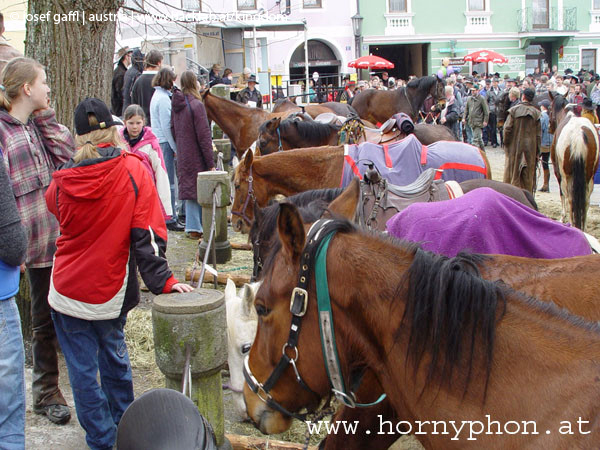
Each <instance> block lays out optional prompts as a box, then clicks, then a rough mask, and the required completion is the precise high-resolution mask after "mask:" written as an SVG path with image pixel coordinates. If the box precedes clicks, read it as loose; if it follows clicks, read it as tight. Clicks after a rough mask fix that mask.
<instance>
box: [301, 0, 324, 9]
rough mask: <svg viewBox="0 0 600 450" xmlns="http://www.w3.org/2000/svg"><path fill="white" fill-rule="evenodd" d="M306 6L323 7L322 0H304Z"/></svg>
mask: <svg viewBox="0 0 600 450" xmlns="http://www.w3.org/2000/svg"><path fill="white" fill-rule="evenodd" d="M302 2H303V5H304V7H305V8H321V7H322V5H321V0H302Z"/></svg>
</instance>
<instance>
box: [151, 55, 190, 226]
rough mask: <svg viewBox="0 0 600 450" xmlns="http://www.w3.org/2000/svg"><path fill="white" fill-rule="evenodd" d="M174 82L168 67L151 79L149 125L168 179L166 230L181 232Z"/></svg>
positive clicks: (172, 74) (171, 71)
mask: <svg viewBox="0 0 600 450" xmlns="http://www.w3.org/2000/svg"><path fill="white" fill-rule="evenodd" d="M174 82H175V73H174V72H173V70H171V68H170V67H163V68H162V69H160V70H159V71H158V73H157V74H156V75H155V77H154V78H153V79H152V86H153V87H154V90H155V93H154V95H153V96H152V99H151V100H150V113H151V114H152V116H151V119H150V125H151V127H152V130H153V131H154V133H155V134H156V137H157V138H158V142H159V144H160V148H161V149H162V154H163V157H164V160H165V166H166V168H167V174H168V177H169V191H170V196H171V206H172V207H173V214H172V216H171V218H169V219H168V220H167V229H169V230H170V231H183V229H184V228H183V225H182V224H181V223H179V222H178V220H177V216H178V214H177V211H182V210H183V206H182V205H177V202H176V197H175V192H176V190H175V182H176V176H175V173H176V168H175V166H176V165H177V162H176V152H177V146H176V145H175V139H174V138H173V134H172V132H171V95H172V94H171V90H172V89H173V83H174ZM178 206H179V208H178Z"/></svg>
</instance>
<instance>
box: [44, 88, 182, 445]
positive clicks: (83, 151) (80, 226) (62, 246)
mask: <svg viewBox="0 0 600 450" xmlns="http://www.w3.org/2000/svg"><path fill="white" fill-rule="evenodd" d="M74 116H75V120H74V122H75V131H76V133H77V136H76V144H77V151H76V152H75V154H74V156H73V157H72V158H71V159H70V160H69V161H68V162H67V163H65V164H64V165H62V166H61V167H59V169H58V170H57V171H56V172H55V173H54V174H53V177H52V178H53V179H52V183H50V186H49V187H48V190H47V192H46V205H47V207H48V210H49V211H50V212H51V213H52V214H53V215H54V216H56V218H57V219H58V221H59V223H60V231H61V234H60V236H59V238H58V241H57V248H58V249H57V251H56V255H55V261H54V270H53V272H52V283H51V285H50V295H49V297H48V301H49V303H50V306H51V307H52V320H53V321H54V324H55V327H56V333H57V336H58V340H59V342H60V346H61V348H62V350H63V354H64V356H65V362H66V365H67V369H68V371H69V380H70V382H71V389H72V390H73V398H74V400H75V410H76V411H77V418H78V419H79V423H80V424H81V426H82V427H83V429H84V430H85V432H86V442H87V444H88V446H89V447H90V448H91V449H92V450H96V449H98V450H100V449H107V448H112V446H113V445H114V444H115V440H116V431H117V425H118V424H119V421H120V420H121V416H122V415H123V413H124V412H125V410H126V409H127V407H128V406H129V405H130V404H131V403H132V402H133V383H132V375H131V365H130V363H129V356H128V354H127V346H126V345H125V336H124V333H123V327H124V326H125V322H126V320H127V313H128V312H129V311H130V310H131V309H132V308H134V307H135V306H136V305H137V304H138V303H139V298H140V296H139V284H138V278H137V269H138V267H139V271H140V274H141V276H142V279H143V280H144V283H145V284H146V286H148V288H149V289H150V290H151V291H152V293H153V294H155V295H158V294H161V293H169V292H190V291H191V290H192V289H193V288H192V287H191V286H188V285H187V284H182V283H179V282H178V281H177V279H175V277H174V276H173V273H172V272H171V270H170V269H169V266H168V264H167V260H166V257H165V252H166V246H167V231H166V229H165V225H164V223H165V222H164V219H163V216H162V213H161V208H160V200H159V198H158V195H157V194H156V190H155V189H154V183H152V179H151V177H150V175H149V174H148V171H147V170H146V169H145V168H144V166H143V165H142V162H141V159H140V158H139V157H138V156H136V155H133V154H131V153H128V152H124V151H123V147H124V143H123V142H122V140H121V137H120V134H119V131H118V129H117V126H116V125H117V122H116V121H114V120H113V117H112V116H111V114H110V111H109V110H108V107H107V106H106V105H105V104H104V103H103V102H102V100H99V99H97V98H86V99H85V100H83V101H82V102H81V103H80V104H79V105H77V107H76V108H75V114H74ZM98 372H100V382H101V385H99V384H98V381H97V376H98Z"/></svg>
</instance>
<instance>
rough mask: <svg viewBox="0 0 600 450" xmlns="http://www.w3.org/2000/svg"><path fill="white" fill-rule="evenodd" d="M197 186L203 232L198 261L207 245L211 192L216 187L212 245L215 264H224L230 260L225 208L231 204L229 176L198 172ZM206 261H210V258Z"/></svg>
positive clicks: (210, 216) (223, 172)
mask: <svg viewBox="0 0 600 450" xmlns="http://www.w3.org/2000/svg"><path fill="white" fill-rule="evenodd" d="M197 186H198V187H197V189H198V203H200V205H201V206H202V229H203V230H204V236H203V237H202V243H201V244H200V259H202V258H204V252H205V251H206V247H207V245H208V238H209V234H210V225H211V221H212V204H213V191H214V189H215V187H216V189H217V208H216V229H215V237H214V242H213V245H214V246H215V250H216V256H217V264H225V263H226V262H227V261H229V260H231V244H230V243H229V240H228V239H227V206H228V205H229V204H230V203H231V199H230V192H231V189H230V186H229V174H228V173H227V172H225V171H213V172H200V173H198V181H197ZM208 261H209V262H211V261H212V260H211V259H210V256H209V259H208Z"/></svg>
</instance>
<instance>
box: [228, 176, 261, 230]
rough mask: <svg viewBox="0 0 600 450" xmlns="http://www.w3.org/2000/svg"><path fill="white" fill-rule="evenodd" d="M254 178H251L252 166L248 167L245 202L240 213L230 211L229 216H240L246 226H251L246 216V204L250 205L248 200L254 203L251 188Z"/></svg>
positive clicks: (254, 198) (252, 189)
mask: <svg viewBox="0 0 600 450" xmlns="http://www.w3.org/2000/svg"><path fill="white" fill-rule="evenodd" d="M253 181H254V178H252V166H250V174H249V175H248V195H246V201H245V202H244V206H243V207H242V212H237V211H231V214H232V215H234V216H240V217H241V218H242V219H243V220H244V221H245V222H246V223H247V224H248V225H252V220H250V218H249V217H248V216H247V215H246V208H248V203H250V199H252V201H253V202H255V201H256V197H254V188H253V187H252V182H253Z"/></svg>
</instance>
